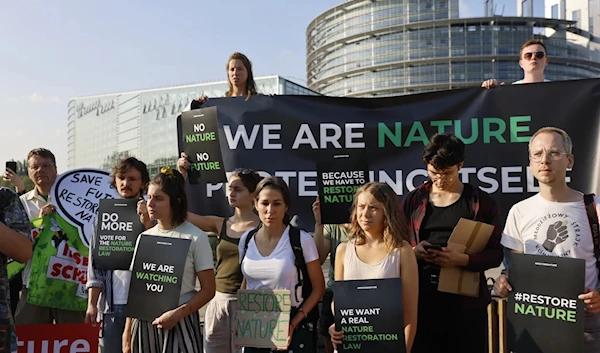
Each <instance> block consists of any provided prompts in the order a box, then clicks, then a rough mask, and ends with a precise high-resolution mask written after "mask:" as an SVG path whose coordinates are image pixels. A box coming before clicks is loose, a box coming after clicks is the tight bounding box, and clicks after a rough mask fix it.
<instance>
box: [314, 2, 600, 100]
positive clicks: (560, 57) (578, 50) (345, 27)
mask: <svg viewBox="0 0 600 353" xmlns="http://www.w3.org/2000/svg"><path fill="white" fill-rule="evenodd" d="M575 25H576V22H574V21H570V20H559V19H544V18H531V17H502V16H496V17H483V18H458V1H455V0H450V1H448V0H393V1H392V0H379V1H370V0H350V1H346V2H344V3H343V4H341V5H339V6H336V7H334V8H332V9H330V10H328V11H326V12H325V13H323V14H321V15H319V16H318V17H317V18H315V19H314V20H313V21H312V22H311V23H310V25H309V26H308V29H307V33H306V36H307V59H306V65H307V86H308V87H309V88H310V89H312V90H315V91H317V92H320V93H322V94H325V95H332V96H345V97H374V96H377V97H385V96H396V95H402V94H410V93H418V92H428V91H438V90H445V89H453V88H464V87H472V86H479V85H481V82H482V81H483V80H484V79H487V78H496V79H499V80H500V81H504V82H513V81H517V80H520V79H522V78H523V72H522V70H521V68H520V67H519V64H518V59H519V50H520V48H521V45H522V44H523V43H524V42H526V41H527V40H529V39H534V38H538V39H542V40H543V41H544V43H545V44H546V46H547V47H548V54H549V56H550V64H549V66H548V67H547V68H546V71H545V74H546V78H547V79H549V80H552V81H556V80H568V79H578V78H589V77H598V76H600V63H598V62H596V61H594V60H593V54H594V53H593V50H591V49H590V46H589V45H585V43H584V44H581V42H573V41H572V40H570V39H569V40H568V38H569V37H568V36H567V33H568V34H569V36H572V35H573V34H574V33H575V34H577V33H581V32H580V31H579V30H578V29H577V28H576V27H575ZM581 35H582V36H585V33H582V34H581Z"/></svg>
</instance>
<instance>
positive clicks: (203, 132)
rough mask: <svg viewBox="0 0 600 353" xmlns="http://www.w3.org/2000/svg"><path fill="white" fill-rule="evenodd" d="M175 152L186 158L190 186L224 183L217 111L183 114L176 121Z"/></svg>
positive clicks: (212, 108) (206, 109)
mask: <svg viewBox="0 0 600 353" xmlns="http://www.w3.org/2000/svg"><path fill="white" fill-rule="evenodd" d="M177 120H178V121H177V136H178V142H179V151H181V152H185V153H186V154H187V155H188V159H189V162H190V170H189V172H188V178H189V180H190V182H191V183H192V184H199V183H201V182H202V183H220V182H224V181H227V178H226V177H225V169H224V166H223V157H222V156H221V148H220V144H219V134H218V132H217V131H218V125H217V108H216V107H210V108H202V109H196V110H192V111H187V112H184V113H182V114H181V116H179V117H178V118H177Z"/></svg>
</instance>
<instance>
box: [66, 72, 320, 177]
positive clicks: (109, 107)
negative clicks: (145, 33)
mask: <svg viewBox="0 0 600 353" xmlns="http://www.w3.org/2000/svg"><path fill="white" fill-rule="evenodd" d="M255 82H256V85H257V90H258V92H259V93H262V94H291V95H294V94H300V95H315V94H317V93H315V92H313V91H311V90H309V89H307V88H305V87H303V86H301V85H298V84H296V83H294V82H292V81H290V80H287V79H285V78H282V77H280V76H268V77H258V78H255ZM227 90H228V86H227V82H226V81H222V82H214V83H203V84H193V85H186V86H177V87H167V88H159V89H151V90H143V91H131V92H122V93H114V94H107V95H99V96H90V97H81V98H74V99H72V100H71V101H70V102H69V105H68V116H69V117H68V163H67V164H68V168H69V169H72V168H81V167H90V168H102V169H110V168H112V166H113V165H114V164H115V163H116V161H117V160H118V159H120V158H122V157H125V156H135V157H137V158H139V159H140V160H142V161H144V162H145V163H146V164H147V165H148V167H149V171H150V173H151V175H153V174H156V173H158V171H159V169H160V167H162V166H165V165H174V164H175V163H176V161H177V158H178V149H177V125H176V118H177V116H178V115H179V114H180V113H181V111H182V110H183V109H185V107H186V106H187V105H188V104H189V103H190V101H191V100H192V99H194V98H196V97H199V96H202V95H207V96H208V97H223V96H224V95H225V92H227Z"/></svg>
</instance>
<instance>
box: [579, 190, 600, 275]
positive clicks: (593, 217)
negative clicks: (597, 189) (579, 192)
mask: <svg viewBox="0 0 600 353" xmlns="http://www.w3.org/2000/svg"><path fill="white" fill-rule="evenodd" d="M594 196H595V195H594V194H586V195H584V196H583V201H584V202H585V210H586V211H587V212H586V213H587V217H588V221H589V222H590V228H591V229H592V240H593V241H594V255H595V256H596V267H598V270H599V272H598V276H599V277H600V235H599V230H598V228H599V225H598V213H597V212H596V203H595V202H594Z"/></svg>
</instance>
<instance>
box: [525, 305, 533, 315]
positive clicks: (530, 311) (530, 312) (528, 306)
mask: <svg viewBox="0 0 600 353" xmlns="http://www.w3.org/2000/svg"><path fill="white" fill-rule="evenodd" d="M525 315H533V316H535V310H533V305H531V304H529V305H527V309H526V310H525Z"/></svg>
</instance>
